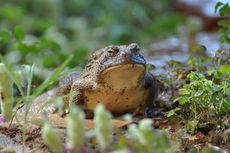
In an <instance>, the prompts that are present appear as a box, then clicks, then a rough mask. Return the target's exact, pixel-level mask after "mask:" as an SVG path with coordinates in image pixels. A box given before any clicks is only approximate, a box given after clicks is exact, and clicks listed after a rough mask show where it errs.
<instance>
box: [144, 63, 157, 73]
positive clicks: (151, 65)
mask: <svg viewBox="0 0 230 153" xmlns="http://www.w3.org/2000/svg"><path fill="white" fill-rule="evenodd" d="M155 68H156V67H155V66H154V65H153V64H146V70H147V71H151V70H154V69H155Z"/></svg>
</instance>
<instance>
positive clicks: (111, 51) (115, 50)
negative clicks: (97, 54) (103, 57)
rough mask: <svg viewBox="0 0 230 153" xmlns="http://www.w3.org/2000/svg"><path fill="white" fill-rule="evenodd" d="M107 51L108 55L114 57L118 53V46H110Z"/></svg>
mask: <svg viewBox="0 0 230 153" xmlns="http://www.w3.org/2000/svg"><path fill="white" fill-rule="evenodd" d="M107 53H108V56H109V57H114V56H116V54H117V53H118V48H115V47H111V48H109V49H108V50H107Z"/></svg>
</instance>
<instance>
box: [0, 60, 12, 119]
mask: <svg viewBox="0 0 230 153" xmlns="http://www.w3.org/2000/svg"><path fill="white" fill-rule="evenodd" d="M0 76H1V77H0V103H1V110H2V113H3V114H4V116H5V119H6V121H7V122H9V121H10V120H11V118H12V109H13V82H12V80H11V79H10V76H9V75H8V73H7V69H6V67H5V65H4V64H3V63H0Z"/></svg>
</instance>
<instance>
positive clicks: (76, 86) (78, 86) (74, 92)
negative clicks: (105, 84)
mask: <svg viewBox="0 0 230 153" xmlns="http://www.w3.org/2000/svg"><path fill="white" fill-rule="evenodd" d="M95 89H96V84H95V82H93V81H91V80H86V79H84V80H83V79H82V80H77V81H75V82H74V83H73V84H72V86H71V90H70V93H69V96H68V104H69V108H71V106H72V105H77V106H79V107H80V108H82V109H83V110H84V111H85V112H86V116H89V117H91V116H92V115H91V114H92V112H90V111H89V110H88V109H87V107H86V105H85V98H84V95H83V93H84V91H86V90H95ZM88 114H89V115H88Z"/></svg>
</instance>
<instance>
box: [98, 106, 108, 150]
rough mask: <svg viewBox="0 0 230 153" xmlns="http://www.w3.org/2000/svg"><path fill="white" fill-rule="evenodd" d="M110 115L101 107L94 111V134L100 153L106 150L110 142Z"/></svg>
mask: <svg viewBox="0 0 230 153" xmlns="http://www.w3.org/2000/svg"><path fill="white" fill-rule="evenodd" d="M111 118H112V115H111V114H110V113H109V112H108V111H106V110H105V108H104V106H103V105H97V107H96V109H95V118H94V122H95V134H96V138H97V142H98V144H99V146H100V149H101V150H102V151H104V150H106V149H108V147H109V146H110V144H111V141H112V123H111Z"/></svg>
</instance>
